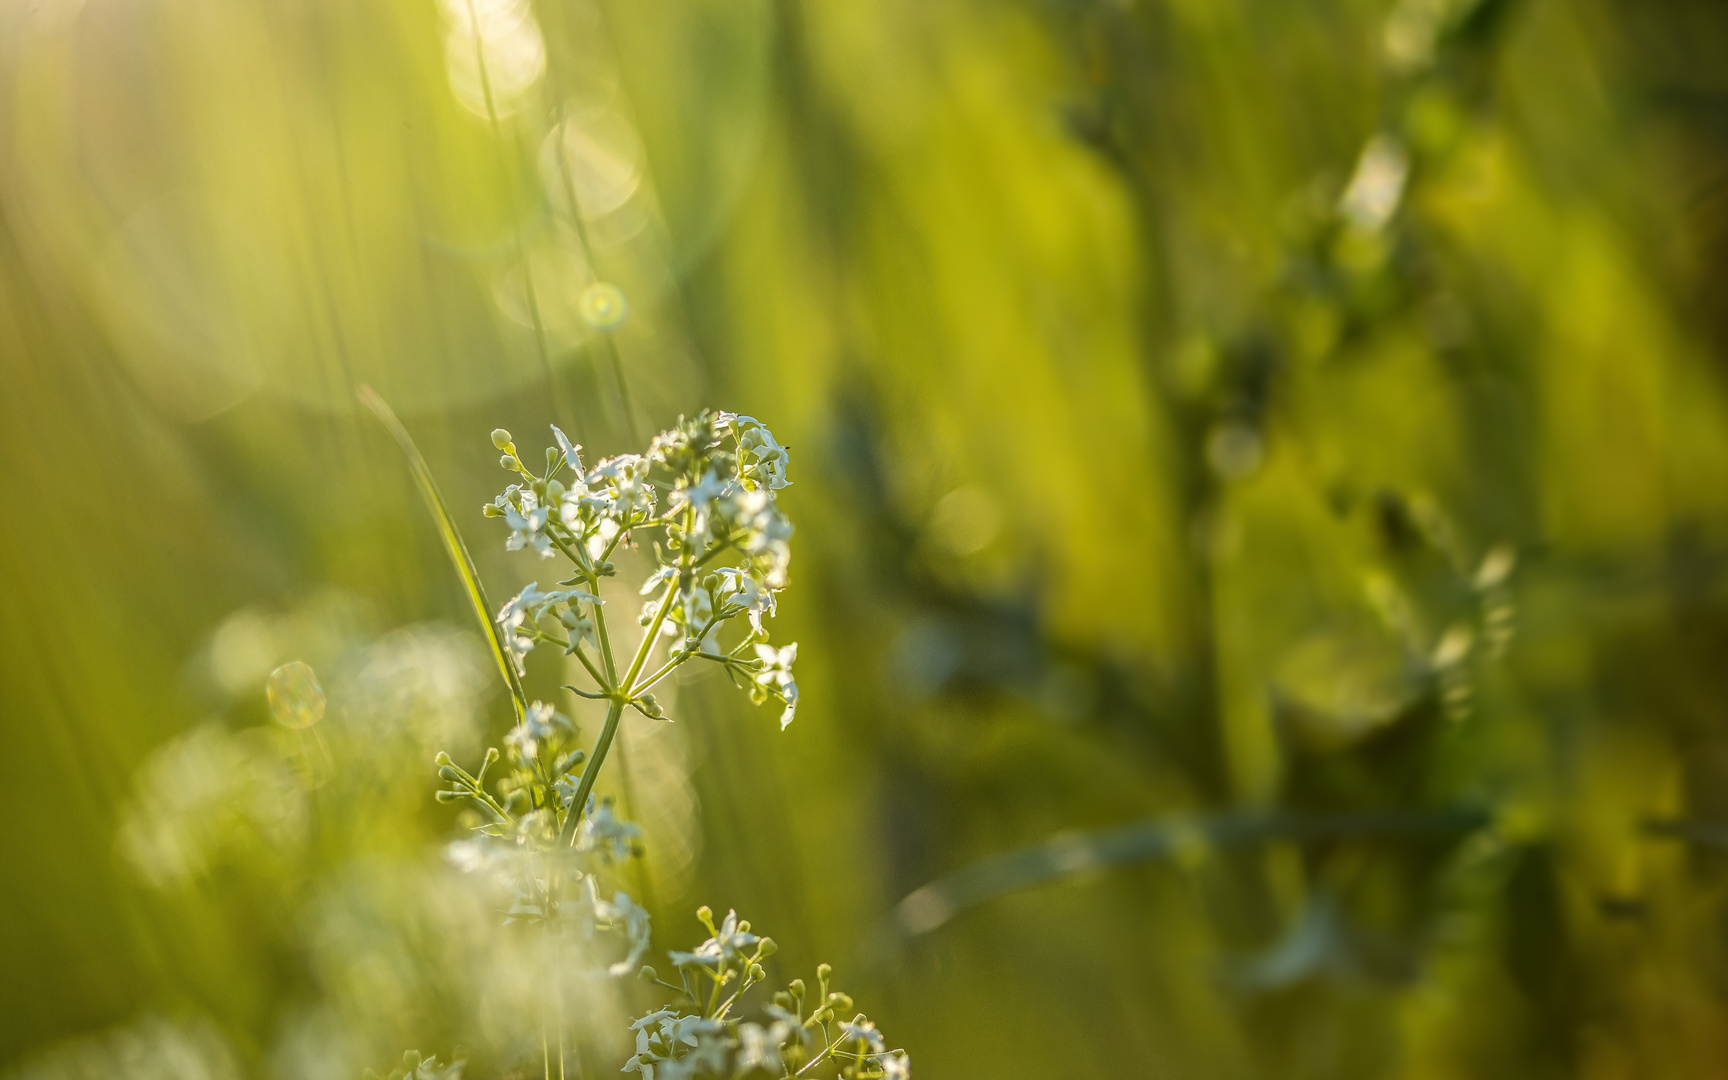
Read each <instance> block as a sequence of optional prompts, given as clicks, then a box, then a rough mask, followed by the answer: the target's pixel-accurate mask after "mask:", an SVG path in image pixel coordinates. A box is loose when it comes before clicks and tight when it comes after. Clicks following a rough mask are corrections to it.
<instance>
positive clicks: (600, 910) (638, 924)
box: [588, 876, 649, 978]
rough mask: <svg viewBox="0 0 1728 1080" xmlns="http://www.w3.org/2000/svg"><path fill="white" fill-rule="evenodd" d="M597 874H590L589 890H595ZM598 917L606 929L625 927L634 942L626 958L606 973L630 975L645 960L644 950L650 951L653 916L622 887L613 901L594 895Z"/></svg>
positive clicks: (595, 913)
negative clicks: (649, 915) (650, 931)
mask: <svg viewBox="0 0 1728 1080" xmlns="http://www.w3.org/2000/svg"><path fill="white" fill-rule="evenodd" d="M593 881H594V879H593V877H592V876H590V877H589V878H588V882H589V890H590V892H592V890H593ZM593 901H594V918H595V920H596V921H597V922H599V923H600V924H601V926H602V928H603V929H613V930H621V931H622V932H623V933H624V937H625V940H627V941H628V942H629V943H630V954H629V955H628V956H626V957H625V958H624V959H622V960H620V961H618V962H617V963H616V964H613V965H612V966H611V967H609V968H607V969H606V974H608V975H610V976H612V977H613V978H618V977H620V976H623V975H629V974H631V973H632V972H634V971H635V970H636V968H637V966H638V965H639V964H641V963H642V954H643V953H645V952H647V951H648V941H649V920H648V912H647V910H646V909H644V908H643V907H642V905H640V904H638V903H636V901H634V900H632V899H630V894H629V893H627V892H624V891H623V890H622V889H620V890H619V891H618V892H615V893H613V894H612V899H611V900H610V901H607V900H602V899H600V897H599V896H598V895H595V896H594V897H593Z"/></svg>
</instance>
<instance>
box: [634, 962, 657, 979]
mask: <svg viewBox="0 0 1728 1080" xmlns="http://www.w3.org/2000/svg"><path fill="white" fill-rule="evenodd" d="M636 974H637V975H638V976H639V977H640V978H641V979H642V981H643V982H653V981H654V980H655V979H658V978H659V977H660V973H659V972H658V971H655V970H654V968H653V966H652V965H650V964H643V965H642V970H641V971H638V972H637V973H636Z"/></svg>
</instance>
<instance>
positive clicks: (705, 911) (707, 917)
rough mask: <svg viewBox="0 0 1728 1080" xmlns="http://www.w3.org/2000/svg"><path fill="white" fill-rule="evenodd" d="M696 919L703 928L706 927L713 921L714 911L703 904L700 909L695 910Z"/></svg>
mask: <svg viewBox="0 0 1728 1080" xmlns="http://www.w3.org/2000/svg"><path fill="white" fill-rule="evenodd" d="M696 918H697V920H698V921H699V922H701V923H702V925H703V926H707V925H708V924H709V923H711V922H713V921H714V909H713V908H711V907H709V906H708V905H707V904H703V905H702V906H701V907H699V908H697V909H696Z"/></svg>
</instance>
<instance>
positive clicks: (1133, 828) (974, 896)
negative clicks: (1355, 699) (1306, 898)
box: [885, 807, 1490, 940]
mask: <svg viewBox="0 0 1728 1080" xmlns="http://www.w3.org/2000/svg"><path fill="white" fill-rule="evenodd" d="M1489 821H1490V815H1489V814H1488V812H1487V811H1485V810H1480V809H1476V808H1472V807H1453V808H1448V809H1439V810H1385V811H1377V812H1372V813H1359V814H1320V815H1312V814H1291V813H1278V812H1267V811H1225V812H1223V813H1219V814H1211V815H1207V816H1203V817H1196V818H1169V817H1165V818H1155V819H1153V820H1151V821H1145V822H1140V823H1139V824H1135V825H1124V826H1121V827H1119V828H1115V829H1104V830H1100V831H1098V832H1092V833H1080V834H1077V835H1068V836H1058V837H1055V838H1053V839H1050V840H1046V841H1044V842H1043V843H1041V844H1034V845H1033V846H1031V847H1027V848H1022V849H1020V850H1019V851H1013V852H1009V853H1007V854H1005V855H997V856H994V857H992V858H989V859H985V860H983V861H981V862H977V863H974V864H972V865H971V866H967V867H964V868H962V869H960V870H957V871H955V872H954V873H952V874H949V875H948V876H946V877H942V878H938V879H937V880H935V881H933V882H931V883H930V884H928V885H925V886H924V887H923V888H920V889H917V890H914V891H913V892H911V893H910V894H908V895H907V896H906V898H905V899H904V900H902V901H900V903H899V905H897V906H896V907H895V909H894V914H893V916H892V917H891V918H890V926H889V927H887V928H885V929H886V930H887V931H888V932H889V936H890V937H891V938H896V939H902V940H903V939H907V938H914V937H918V936H919V935H921V934H927V933H929V932H930V931H932V930H935V929H936V928H937V927H939V926H941V925H943V924H944V923H946V922H948V921H949V920H951V919H953V918H954V917H955V916H957V915H959V914H961V913H962V912H964V911H965V910H967V909H968V908H972V907H976V906H977V905H979V904H982V903H983V902H985V901H986V900H992V899H994V898H996V897H998V896H1004V895H1006V894H1008V893H1011V892H1018V891H1019V890H1021V889H1026V888H1030V887H1032V886H1034V885H1041V884H1043V883H1044V882H1046V881H1053V880H1055V879H1057V878H1061V877H1066V876H1068V875H1069V874H1076V873H1079V872H1081V871H1083V870H1090V869H1094V868H1096V867H1102V866H1113V865H1119V864H1123V863H1132V862H1145V861H1150V860H1154V859H1166V858H1183V857H1191V856H1193V855H1198V854H1201V853H1204V852H1205V851H1207V850H1208V849H1211V848H1219V847H1231V846H1235V845H1241V844H1251V843H1263V842H1266V841H1269V840H1340V839H1352V838H1354V839H1361V838H1368V837H1377V836H1412V835H1424V834H1431V835H1442V836H1443V835H1447V834H1451V833H1457V834H1460V835H1462V834H1464V833H1469V832H1473V831H1475V830H1476V829H1479V828H1482V827H1483V826H1485V825H1487V824H1488V823H1489Z"/></svg>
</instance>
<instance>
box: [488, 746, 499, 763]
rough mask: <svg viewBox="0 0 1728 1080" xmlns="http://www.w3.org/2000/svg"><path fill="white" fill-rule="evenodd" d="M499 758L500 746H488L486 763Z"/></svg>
mask: <svg viewBox="0 0 1728 1080" xmlns="http://www.w3.org/2000/svg"><path fill="white" fill-rule="evenodd" d="M497 760H498V748H497V747H496V746H488V747H487V748H486V764H488V765H490V764H492V763H493V762H494V761H497Z"/></svg>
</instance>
